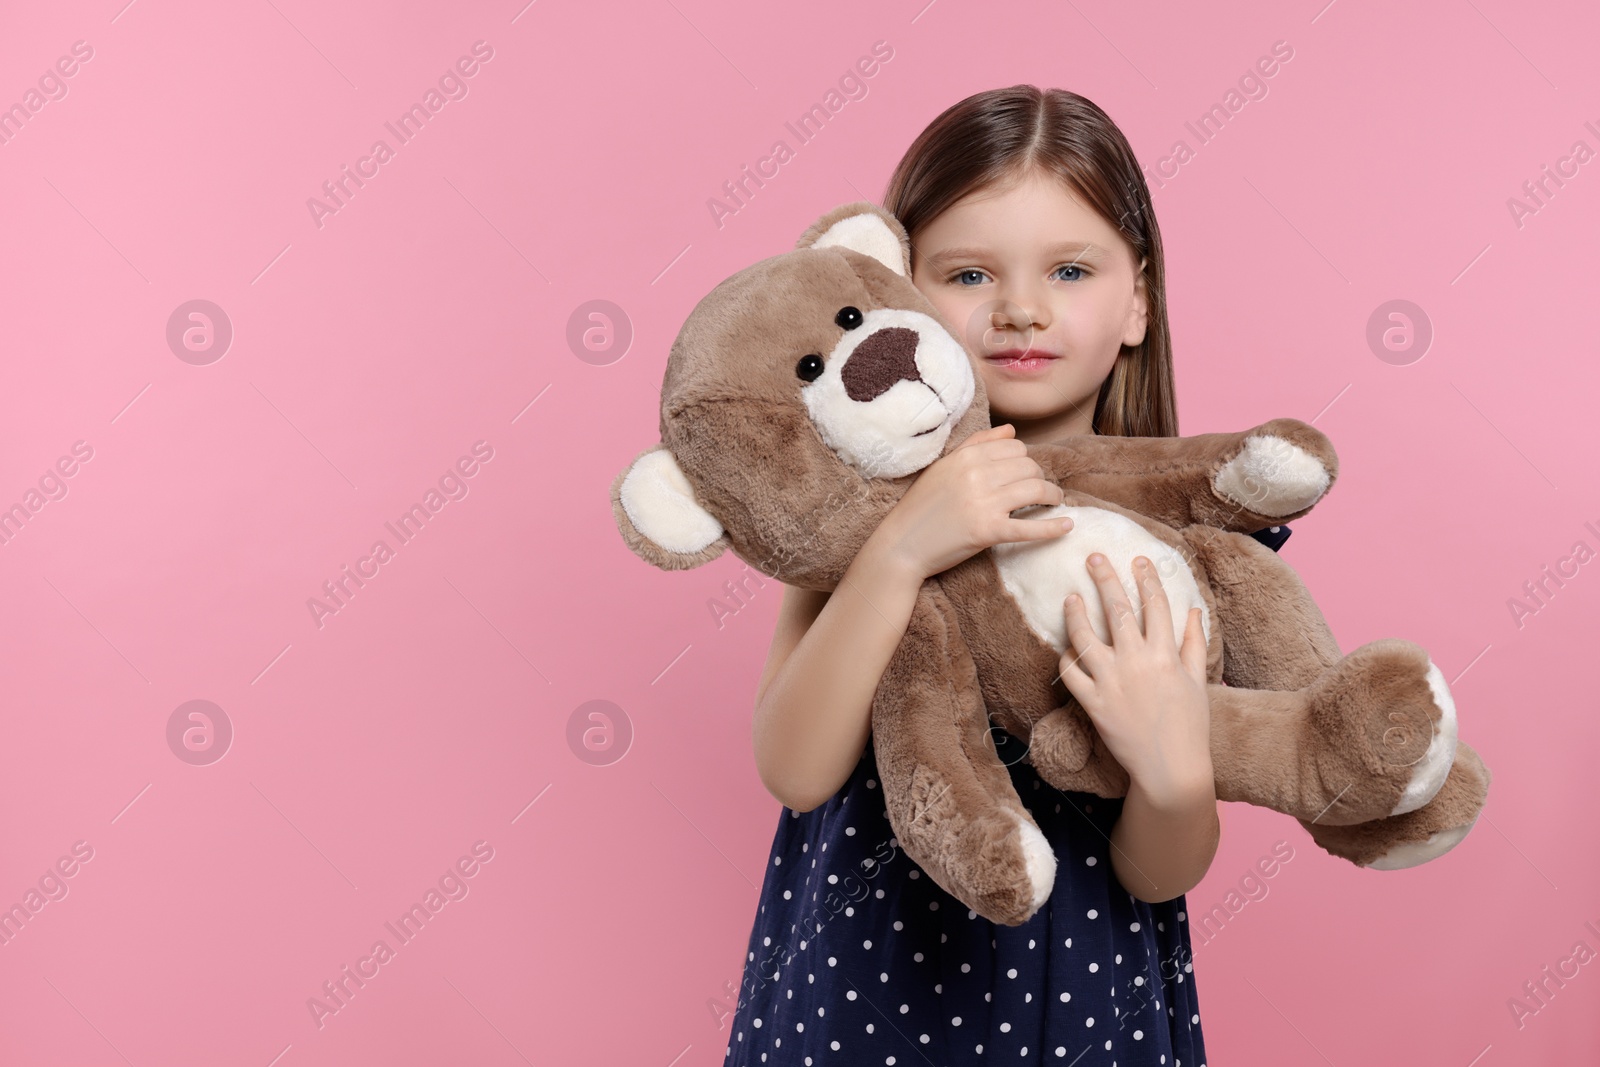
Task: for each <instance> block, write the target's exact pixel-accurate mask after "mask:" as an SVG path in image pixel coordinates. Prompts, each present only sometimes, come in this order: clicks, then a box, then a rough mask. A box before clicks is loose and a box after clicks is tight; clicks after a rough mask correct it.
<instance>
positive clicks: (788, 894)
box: [783, 889, 791, 900]
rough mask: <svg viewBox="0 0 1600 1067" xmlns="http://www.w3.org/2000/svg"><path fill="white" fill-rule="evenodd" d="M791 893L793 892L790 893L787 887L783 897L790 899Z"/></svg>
mask: <svg viewBox="0 0 1600 1067" xmlns="http://www.w3.org/2000/svg"><path fill="white" fill-rule="evenodd" d="M790 895H791V894H790V892H789V890H787V889H785V890H784V891H783V899H784V900H788V899H789V897H790Z"/></svg>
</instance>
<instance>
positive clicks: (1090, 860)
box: [1083, 856, 1100, 867]
mask: <svg viewBox="0 0 1600 1067" xmlns="http://www.w3.org/2000/svg"><path fill="white" fill-rule="evenodd" d="M1083 862H1084V863H1086V864H1088V865H1089V866H1090V867H1093V866H1094V865H1095V864H1097V863H1099V862H1100V861H1099V860H1097V859H1095V858H1094V857H1093V856H1089V857H1088V858H1086V859H1085V860H1084V861H1083Z"/></svg>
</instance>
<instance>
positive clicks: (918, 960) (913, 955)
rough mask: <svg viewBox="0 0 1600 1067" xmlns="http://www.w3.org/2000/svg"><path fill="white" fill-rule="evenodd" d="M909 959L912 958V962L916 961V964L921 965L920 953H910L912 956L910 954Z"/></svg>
mask: <svg viewBox="0 0 1600 1067" xmlns="http://www.w3.org/2000/svg"><path fill="white" fill-rule="evenodd" d="M911 958H912V959H914V960H916V961H917V962H918V963H921V962H922V953H920V952H913V953H912V954H911Z"/></svg>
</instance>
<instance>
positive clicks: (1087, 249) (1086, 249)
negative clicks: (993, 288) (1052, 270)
mask: <svg viewBox="0 0 1600 1067" xmlns="http://www.w3.org/2000/svg"><path fill="white" fill-rule="evenodd" d="M1045 251H1046V252H1047V253H1048V254H1049V255H1050V256H1051V258H1055V257H1057V256H1073V257H1076V258H1078V259H1094V258H1097V257H1098V256H1099V254H1100V249H1099V246H1097V245H1096V244H1095V243H1094V242H1093V241H1062V242H1061V243H1059V244H1054V245H1051V246H1050V247H1049V248H1047V249H1045ZM992 255H993V252H992V251H991V250H990V249H987V248H944V249H940V250H939V251H938V252H935V253H933V254H932V255H930V256H928V257H927V262H928V263H929V264H930V265H932V266H939V265H940V264H944V263H956V262H960V261H963V260H982V259H987V258H990V257H991V256H992Z"/></svg>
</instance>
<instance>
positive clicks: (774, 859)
mask: <svg viewBox="0 0 1600 1067" xmlns="http://www.w3.org/2000/svg"><path fill="white" fill-rule="evenodd" d="M782 862H783V857H782V856H774V857H772V865H773V866H774V867H776V866H777V865H778V864H780V863H782Z"/></svg>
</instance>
